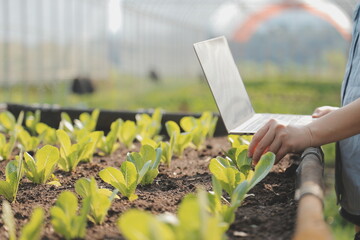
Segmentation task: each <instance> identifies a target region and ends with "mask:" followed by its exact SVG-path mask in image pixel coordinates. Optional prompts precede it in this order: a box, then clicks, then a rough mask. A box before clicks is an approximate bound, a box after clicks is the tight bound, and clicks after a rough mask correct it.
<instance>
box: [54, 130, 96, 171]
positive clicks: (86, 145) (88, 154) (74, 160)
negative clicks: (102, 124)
mask: <svg viewBox="0 0 360 240" xmlns="http://www.w3.org/2000/svg"><path fill="white" fill-rule="evenodd" d="M102 134H103V132H100V131H95V132H92V133H90V134H89V135H88V136H87V138H84V139H83V140H81V141H80V142H78V143H75V144H71V139H70V137H69V135H68V134H67V133H66V132H65V131H64V130H62V129H58V130H56V135H57V137H58V140H59V142H60V160H59V167H60V168H61V169H62V170H64V171H67V172H71V171H74V170H75V169H76V167H77V165H78V164H79V163H80V161H88V162H90V161H91V160H92V157H93V154H94V152H95V148H96V144H97V142H98V141H99V139H100V138H101V136H102Z"/></svg>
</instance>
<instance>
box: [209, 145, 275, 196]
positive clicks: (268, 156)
mask: <svg viewBox="0 0 360 240" xmlns="http://www.w3.org/2000/svg"><path fill="white" fill-rule="evenodd" d="M241 153H243V152H241ZM274 162H275V154H273V153H271V152H268V153H265V154H263V155H262V156H261V158H260V161H259V162H258V164H257V165H256V166H255V170H254V171H253V170H251V169H248V167H247V166H246V168H244V166H242V167H241V168H240V169H244V171H245V173H244V171H241V170H239V169H238V167H235V166H234V163H233V162H232V161H231V160H230V159H229V158H227V159H225V158H222V157H217V158H213V159H212V160H211V162H210V165H209V169H210V172H211V173H212V174H213V175H214V176H215V178H216V179H217V180H218V181H219V182H220V184H221V187H222V188H223V189H224V190H225V191H226V192H227V193H228V194H229V195H230V196H231V197H233V194H234V191H235V189H237V188H238V187H239V184H240V183H242V182H243V181H246V182H247V183H246V185H245V186H246V188H245V189H246V192H248V191H249V190H250V189H251V188H253V187H254V186H255V185H256V184H257V183H258V182H260V181H261V180H262V179H263V178H264V177H265V176H266V175H267V174H268V173H269V172H270V170H271V168H272V166H273V165H274ZM243 187H244V186H242V187H241V189H238V190H237V191H240V192H242V191H243ZM235 198H238V199H240V201H241V200H242V199H241V197H235Z"/></svg>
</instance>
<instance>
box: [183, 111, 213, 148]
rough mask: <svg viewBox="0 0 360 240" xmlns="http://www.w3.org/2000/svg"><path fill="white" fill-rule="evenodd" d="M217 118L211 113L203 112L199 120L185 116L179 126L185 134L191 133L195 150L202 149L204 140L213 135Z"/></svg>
mask: <svg viewBox="0 0 360 240" xmlns="http://www.w3.org/2000/svg"><path fill="white" fill-rule="evenodd" d="M217 120H218V117H213V114H212V113H211V112H204V113H203V114H202V115H201V116H200V117H199V118H195V117H191V116H187V117H183V118H182V119H181V120H180V126H181V127H182V129H184V131H185V132H191V133H192V135H193V137H192V143H193V144H194V145H195V147H196V148H197V149H200V148H202V147H203V145H204V142H205V139H206V138H207V137H212V136H213V135H214V131H215V127H216V123H217Z"/></svg>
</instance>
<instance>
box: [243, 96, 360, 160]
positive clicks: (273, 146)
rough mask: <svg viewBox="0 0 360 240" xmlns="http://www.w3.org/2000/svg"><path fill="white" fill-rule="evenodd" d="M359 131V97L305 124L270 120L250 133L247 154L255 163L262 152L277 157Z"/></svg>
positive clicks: (339, 138)
mask: <svg viewBox="0 0 360 240" xmlns="http://www.w3.org/2000/svg"><path fill="white" fill-rule="evenodd" d="M358 133H360V99H357V100H355V101H354V102H352V103H350V104H348V105H346V106H344V107H342V108H339V109H337V110H333V111H329V112H328V114H326V115H323V116H322V117H320V118H318V119H316V120H314V121H312V122H311V123H309V124H307V125H305V126H296V125H284V124H282V123H280V122H277V121H276V120H270V121H269V122H268V123H267V124H265V126H264V127H262V128H261V129H260V130H259V131H258V132H257V133H256V134H255V135H254V137H253V139H252V141H251V143H250V146H249V157H252V158H253V161H254V163H257V162H258V161H259V159H260V157H261V155H262V154H263V153H264V152H267V151H271V152H273V153H275V154H276V159H277V160H278V161H279V160H280V159H281V158H283V157H284V156H285V155H286V154H287V153H290V152H299V151H302V150H304V149H305V148H307V147H310V146H312V147H317V146H321V145H323V144H326V143H330V142H335V141H339V140H341V139H344V138H347V137H350V136H353V135H356V134H358Z"/></svg>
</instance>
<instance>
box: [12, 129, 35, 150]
mask: <svg viewBox="0 0 360 240" xmlns="http://www.w3.org/2000/svg"><path fill="white" fill-rule="evenodd" d="M16 128H17V132H18V139H19V142H20V144H21V146H22V148H23V150H24V151H27V152H29V151H36V149H37V147H38V146H39V144H40V138H38V137H37V136H31V135H30V133H29V132H28V131H27V130H25V129H24V128H23V127H21V126H16Z"/></svg>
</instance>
